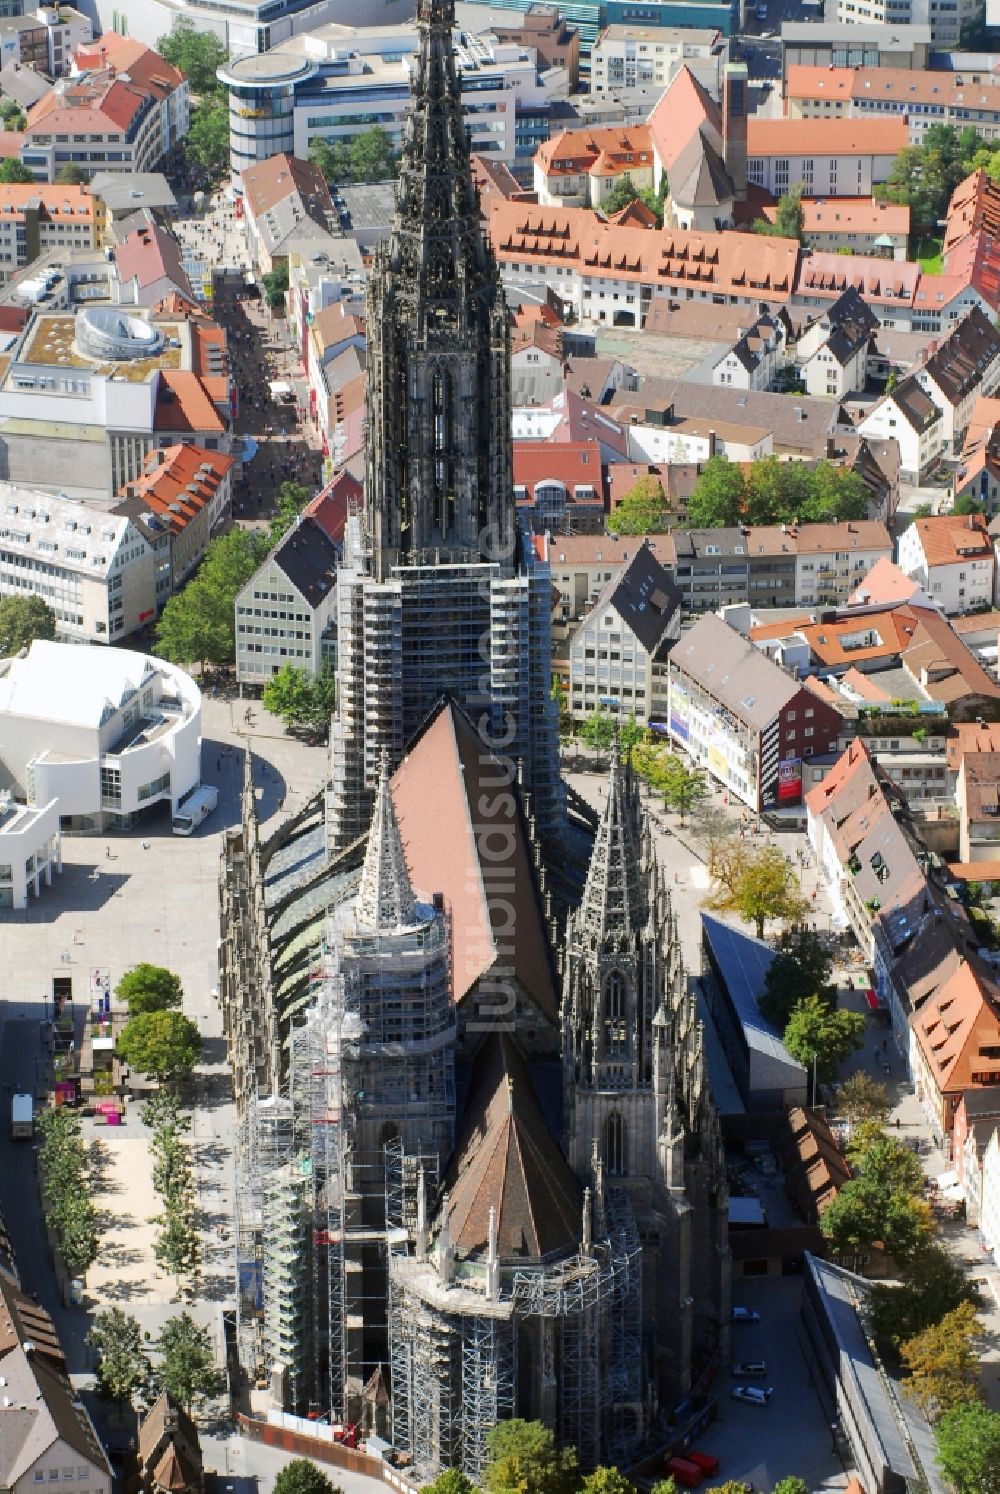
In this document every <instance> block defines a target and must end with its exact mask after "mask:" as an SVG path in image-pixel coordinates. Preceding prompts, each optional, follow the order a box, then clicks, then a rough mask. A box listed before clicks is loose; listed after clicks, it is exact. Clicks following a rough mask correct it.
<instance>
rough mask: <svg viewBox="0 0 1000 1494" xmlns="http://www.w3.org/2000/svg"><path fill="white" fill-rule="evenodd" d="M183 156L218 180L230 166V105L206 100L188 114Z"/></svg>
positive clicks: (216, 99) (213, 99)
mask: <svg viewBox="0 0 1000 1494" xmlns="http://www.w3.org/2000/svg"><path fill="white" fill-rule="evenodd" d="M184 152H185V155H187V156H189V157H190V159H191V160H192V161H197V163H198V165H199V166H201V167H203V168H204V170H205V171H207V172H208V174H209V176H210V177H213V178H214V177H219V176H221V175H222V174H223V172H224V171H226V170H227V168H228V166H229V106H228V104H227V103H226V100H225V99H224V98H205V99H203V100H202V101H201V103H200V104H196V105H195V107H194V108H193V109H192V111H191V122H190V124H189V125H188V132H187V138H186V139H185V141H184Z"/></svg>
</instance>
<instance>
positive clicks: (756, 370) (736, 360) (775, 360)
mask: <svg viewBox="0 0 1000 1494" xmlns="http://www.w3.org/2000/svg"><path fill="white" fill-rule="evenodd" d="M787 344H788V323H787V318H784V317H781V316H772V315H771V313H770V312H763V313H762V314H761V315H760V316H758V317H757V318H756V320H755V321H754V322H753V325H752V326H750V327H748V328H747V329H746V331H745V332H742V333H741V334H740V336H739V337H738V338H737V340H736V341H735V342H734V343H733V345H732V347H731V348H727V349H726V351H725V352H724V353H722V354H721V355H720V356H719V358H718V361H717V362H716V363H715V364H714V365H713V367H712V383H713V384H720V385H725V386H727V387H731V388H733V389H757V390H762V389H770V388H771V386H772V384H773V383H774V381H775V379H776V378H777V377H778V373H779V371H780V370H781V369H782V368H783V367H784V365H785V363H786V361H787V353H786V348H787Z"/></svg>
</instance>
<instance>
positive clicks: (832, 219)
mask: <svg viewBox="0 0 1000 1494" xmlns="http://www.w3.org/2000/svg"><path fill="white" fill-rule="evenodd" d="M777 211H778V209H777V205H776V204H775V205H772V206H768V207H764V208H763V209H762V210H761V217H763V218H764V219H766V220H767V221H768V222H769V223H773V222H774V220H775V216H776V214H777ZM909 238H910V209H909V208H908V207H907V206H906V205H905V204H903V203H899V202H879V201H878V200H876V199H874V198H873V199H870V200H869V199H868V198H865V197H803V199H802V242H803V244H807V245H808V246H809V248H810V249H817V250H820V251H821V252H823V253H826V254H836V253H837V252H838V251H840V250H846V249H849V250H850V251H851V253H852V254H863V255H868V256H871V257H872V258H873V259H905V258H906V251H907V248H908V246H909Z"/></svg>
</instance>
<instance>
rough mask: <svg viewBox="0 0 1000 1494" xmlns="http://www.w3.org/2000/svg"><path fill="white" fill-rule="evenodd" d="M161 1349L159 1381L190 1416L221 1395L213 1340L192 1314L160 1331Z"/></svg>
mask: <svg viewBox="0 0 1000 1494" xmlns="http://www.w3.org/2000/svg"><path fill="white" fill-rule="evenodd" d="M157 1348H158V1349H159V1351H160V1363H159V1364H158V1365H157V1366H156V1370H155V1377H156V1380H157V1382H158V1384H159V1385H160V1386H161V1388H162V1389H163V1390H165V1391H166V1392H167V1393H168V1395H171V1396H173V1398H174V1400H175V1401H176V1402H177V1403H178V1405H180V1406H183V1407H184V1409H185V1411H187V1412H188V1413H189V1414H190V1412H191V1410H192V1408H193V1407H194V1406H195V1405H196V1404H197V1403H198V1402H201V1401H205V1400H208V1399H209V1398H210V1397H211V1396H213V1395H218V1394H219V1392H220V1390H221V1389H222V1386H223V1378H222V1376H221V1375H220V1373H219V1372H218V1370H217V1369H216V1367H215V1355H214V1354H213V1352H212V1336H211V1334H210V1333H209V1331H208V1329H207V1328H205V1327H203V1326H202V1324H201V1323H196V1322H195V1320H194V1319H193V1318H192V1316H191V1314H190V1313H187V1312H182V1313H179V1314H178V1315H177V1317H174V1318H168V1319H167V1321H166V1322H165V1323H164V1325H163V1327H162V1328H161V1329H160V1337H159V1339H158V1341H157ZM275 1488H277V1482H276V1483H275Z"/></svg>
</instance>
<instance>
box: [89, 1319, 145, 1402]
mask: <svg viewBox="0 0 1000 1494" xmlns="http://www.w3.org/2000/svg"><path fill="white" fill-rule="evenodd" d="M87 1343H88V1344H89V1345H90V1347H91V1348H92V1349H93V1350H94V1351H95V1352H96V1354H97V1356H98V1358H97V1390H98V1393H99V1394H100V1395H102V1396H104V1397H105V1399H106V1400H109V1401H129V1402H131V1400H132V1397H133V1396H134V1395H135V1393H136V1391H137V1390H141V1389H142V1388H143V1386H144V1385H145V1384H146V1383H147V1381H148V1380H149V1360H148V1359H147V1357H146V1354H145V1352H144V1348H143V1340H142V1329H141V1327H140V1326H139V1322H138V1320H137V1319H136V1318H133V1317H132V1316H131V1315H130V1314H129V1313H127V1312H123V1311H122V1309H121V1308H120V1307H108V1308H105V1310H104V1311H103V1312H99V1313H98V1314H97V1316H96V1317H95V1318H94V1321H93V1324H92V1326H91V1329H90V1332H89V1333H88V1334H87Z"/></svg>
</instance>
